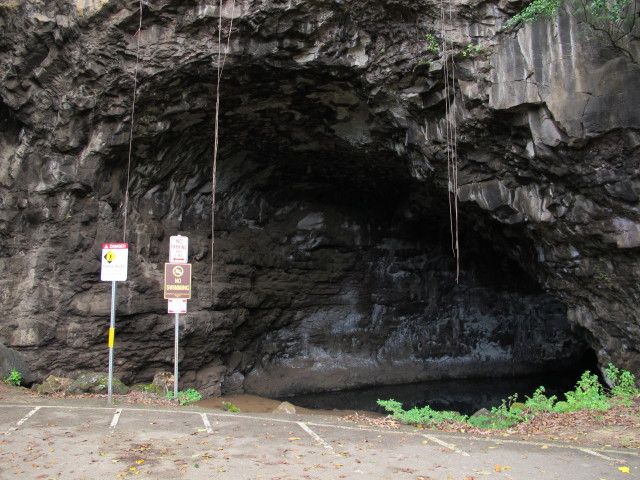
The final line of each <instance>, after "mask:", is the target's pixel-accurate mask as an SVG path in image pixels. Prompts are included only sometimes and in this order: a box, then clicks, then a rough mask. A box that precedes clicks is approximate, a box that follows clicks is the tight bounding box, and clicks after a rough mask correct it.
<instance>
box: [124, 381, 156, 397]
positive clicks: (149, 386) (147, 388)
mask: <svg viewBox="0 0 640 480" xmlns="http://www.w3.org/2000/svg"><path fill="white" fill-rule="evenodd" d="M131 391H133V392H146V393H155V394H156V395H162V394H163V392H162V391H161V389H160V387H158V386H157V385H155V384H153V383H136V384H135V385H133V386H132V387H131Z"/></svg>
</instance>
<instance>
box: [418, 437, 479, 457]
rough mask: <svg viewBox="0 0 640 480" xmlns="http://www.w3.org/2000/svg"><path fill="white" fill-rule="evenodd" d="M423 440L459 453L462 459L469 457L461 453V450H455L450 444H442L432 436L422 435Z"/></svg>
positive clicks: (465, 453) (442, 442)
mask: <svg viewBox="0 0 640 480" xmlns="http://www.w3.org/2000/svg"><path fill="white" fill-rule="evenodd" d="M422 436H423V437H424V438H426V439H428V440H431V441H432V442H435V443H437V444H438V445H442V446H443V447H445V448H448V449H449V450H451V451H453V452H456V453H459V454H460V455H462V456H463V457H469V456H470V455H469V454H468V453H467V452H463V451H462V450H460V449H459V448H456V447H455V446H453V445H451V444H450V443H447V442H444V441H442V440H440V439H439V438H437V437H434V436H433V435H424V434H423V435H422Z"/></svg>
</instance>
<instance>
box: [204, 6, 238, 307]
mask: <svg viewBox="0 0 640 480" xmlns="http://www.w3.org/2000/svg"><path fill="white" fill-rule="evenodd" d="M235 9H236V2H235V0H232V6H231V21H230V23H229V32H228V34H227V40H226V45H225V46H226V49H225V52H224V54H223V53H222V0H220V3H219V12H218V52H217V53H218V64H217V76H216V108H215V114H214V130H213V159H212V165H211V270H210V272H209V284H210V287H211V297H212V298H213V247H214V245H215V215H216V178H217V170H218V134H219V130H220V128H219V127H220V84H221V83H222V72H223V71H224V64H225V62H226V60H227V52H228V51H229V45H230V43H231V32H232V30H233V16H234V13H235Z"/></svg>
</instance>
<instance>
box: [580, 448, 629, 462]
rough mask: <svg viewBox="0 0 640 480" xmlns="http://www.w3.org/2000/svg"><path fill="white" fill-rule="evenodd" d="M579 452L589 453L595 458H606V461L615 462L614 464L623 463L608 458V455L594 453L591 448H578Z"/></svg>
mask: <svg viewBox="0 0 640 480" xmlns="http://www.w3.org/2000/svg"><path fill="white" fill-rule="evenodd" d="M578 450H580V451H581V452H584V453H588V454H589V455H593V456H594V457H600V458H604V459H605V460H610V461H614V462H620V461H621V460H618V459H616V458H611V457H607V456H606V455H603V454H601V453H598V452H594V451H593V450H591V449H590V448H578Z"/></svg>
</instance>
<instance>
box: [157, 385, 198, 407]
mask: <svg viewBox="0 0 640 480" xmlns="http://www.w3.org/2000/svg"><path fill="white" fill-rule="evenodd" d="M166 397H167V398H168V399H170V400H171V399H173V392H171V391H169V392H167V395H166ZM198 400H202V394H201V393H200V392H199V391H197V390H196V389H195V388H189V389H187V390H185V391H184V392H178V403H179V404H180V405H186V404H187V403H191V402H197V401H198Z"/></svg>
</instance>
